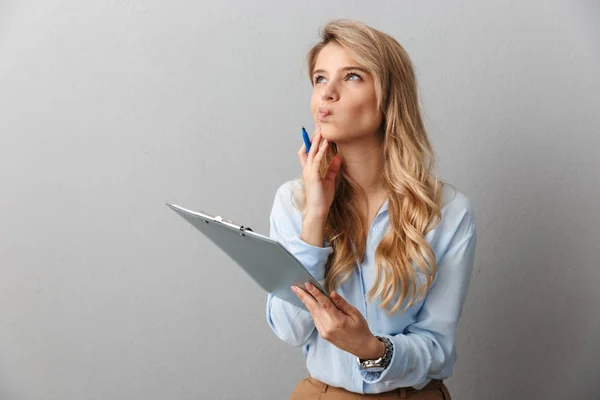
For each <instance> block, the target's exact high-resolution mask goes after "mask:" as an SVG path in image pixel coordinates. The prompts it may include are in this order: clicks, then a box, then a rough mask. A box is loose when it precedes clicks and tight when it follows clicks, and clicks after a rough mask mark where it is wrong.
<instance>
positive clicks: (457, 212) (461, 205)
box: [439, 182, 476, 236]
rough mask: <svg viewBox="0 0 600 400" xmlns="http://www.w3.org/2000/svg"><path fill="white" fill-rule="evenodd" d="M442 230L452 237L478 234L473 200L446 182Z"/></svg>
mask: <svg viewBox="0 0 600 400" xmlns="http://www.w3.org/2000/svg"><path fill="white" fill-rule="evenodd" d="M439 225H440V228H441V229H442V230H443V231H446V232H448V231H450V232H451V233H452V236H454V235H459V236H469V235H472V234H476V227H475V208H474V205H473V202H472V201H471V199H470V198H469V197H468V196H467V195H466V194H465V193H463V192H461V191H460V190H458V189H457V188H456V187H454V186H453V185H451V184H449V183H447V182H445V183H444V185H443V189H442V221H441V222H440V224H439Z"/></svg>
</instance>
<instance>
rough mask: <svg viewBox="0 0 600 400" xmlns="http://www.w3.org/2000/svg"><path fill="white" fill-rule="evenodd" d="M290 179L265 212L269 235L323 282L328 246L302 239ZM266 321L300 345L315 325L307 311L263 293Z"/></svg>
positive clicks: (280, 188) (278, 332) (299, 217)
mask: <svg viewBox="0 0 600 400" xmlns="http://www.w3.org/2000/svg"><path fill="white" fill-rule="evenodd" d="M291 195H292V193H291V190H290V182H288V183H286V184H284V185H282V186H281V187H279V188H278V189H277V192H276V194H275V200H274V202H273V207H272V210H271V214H270V216H269V226H270V227H269V237H270V238H271V239H274V240H277V241H278V242H279V243H281V245H283V246H284V247H285V248H286V249H287V250H289V251H290V253H292V254H293V255H294V256H295V257H296V258H297V259H298V260H299V261H300V262H301V263H302V265H304V267H305V268H306V269H307V270H308V272H310V274H311V275H312V276H313V277H314V278H315V279H316V280H317V281H318V282H319V283H320V284H321V285H323V284H324V283H325V265H326V263H327V260H328V258H329V256H330V255H331V254H332V253H333V248H332V247H331V246H325V245H324V247H316V246H312V245H310V244H308V243H306V242H304V241H303V240H302V239H300V234H301V233H302V213H301V212H300V211H299V210H298V209H296V208H295V207H294V206H293V204H292V202H291ZM266 311H267V322H268V324H269V327H270V328H271V330H272V331H273V332H274V333H275V335H276V336H277V337H278V338H279V339H281V340H283V341H284V342H286V343H288V344H290V345H292V346H297V347H299V346H303V345H305V344H306V343H307V341H308V339H309V337H310V335H311V334H312V332H313V330H314V329H315V324H314V322H313V320H312V317H311V315H310V313H309V312H308V311H306V310H304V309H302V308H299V307H296V306H295V305H293V304H290V303H288V302H287V301H285V300H281V299H280V298H278V297H275V296H273V295H272V294H271V293H269V294H268V295H267V310H266Z"/></svg>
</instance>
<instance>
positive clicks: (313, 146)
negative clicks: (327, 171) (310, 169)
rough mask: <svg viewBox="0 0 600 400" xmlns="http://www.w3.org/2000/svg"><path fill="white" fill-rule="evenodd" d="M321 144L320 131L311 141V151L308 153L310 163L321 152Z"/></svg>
mask: <svg viewBox="0 0 600 400" xmlns="http://www.w3.org/2000/svg"><path fill="white" fill-rule="evenodd" d="M320 143H321V131H320V130H318V131H317V133H316V134H315V136H314V137H313V138H312V139H311V140H310V150H309V151H308V161H309V162H310V160H312V158H313V157H314V156H315V154H316V153H317V152H318V151H319V147H320V146H319V145H320Z"/></svg>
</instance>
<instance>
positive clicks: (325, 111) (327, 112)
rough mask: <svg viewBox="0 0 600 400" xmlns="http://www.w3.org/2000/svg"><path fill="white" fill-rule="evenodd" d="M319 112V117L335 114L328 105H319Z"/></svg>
mask: <svg viewBox="0 0 600 400" xmlns="http://www.w3.org/2000/svg"><path fill="white" fill-rule="evenodd" d="M317 114H318V115H319V119H322V118H325V117H328V116H330V115H331V114H333V113H332V112H331V109H330V108H327V107H319V108H317Z"/></svg>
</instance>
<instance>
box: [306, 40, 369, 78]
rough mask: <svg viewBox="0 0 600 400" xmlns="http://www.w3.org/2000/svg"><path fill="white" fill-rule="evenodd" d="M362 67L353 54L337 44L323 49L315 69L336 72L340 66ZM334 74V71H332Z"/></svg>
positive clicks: (330, 44) (329, 44) (331, 44)
mask: <svg viewBox="0 0 600 400" xmlns="http://www.w3.org/2000/svg"><path fill="white" fill-rule="evenodd" d="M347 65H360V64H358V63H357V62H356V61H355V59H354V56H353V54H352V52H351V51H350V50H349V49H347V48H346V47H342V46H340V45H339V44H337V43H333V42H332V43H328V44H327V45H326V46H325V47H323V48H322V49H321V51H320V52H319V55H318V56H317V60H316V62H315V69H325V70H330V69H331V70H335V69H337V68H338V67H339V66H347ZM332 72H333V71H332Z"/></svg>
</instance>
